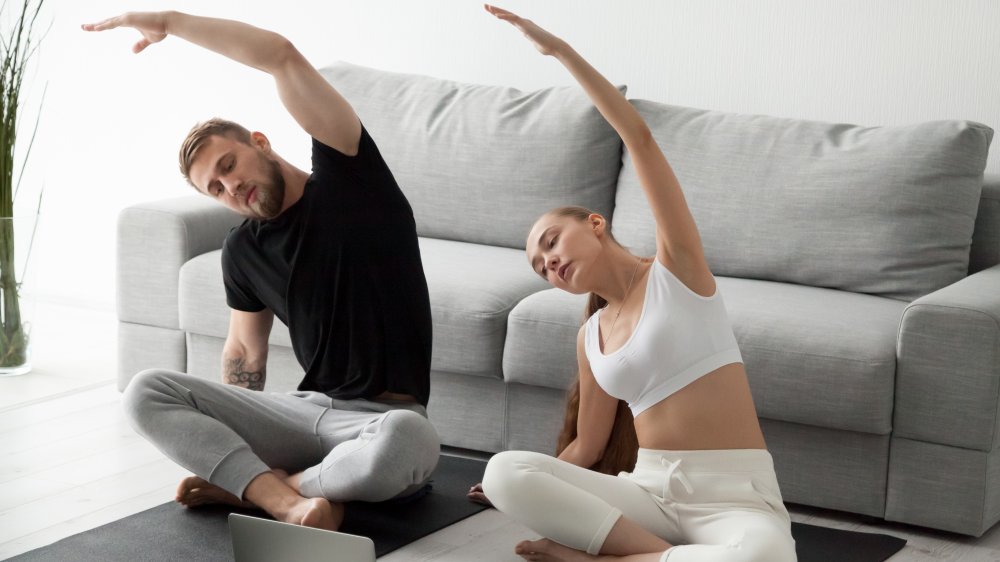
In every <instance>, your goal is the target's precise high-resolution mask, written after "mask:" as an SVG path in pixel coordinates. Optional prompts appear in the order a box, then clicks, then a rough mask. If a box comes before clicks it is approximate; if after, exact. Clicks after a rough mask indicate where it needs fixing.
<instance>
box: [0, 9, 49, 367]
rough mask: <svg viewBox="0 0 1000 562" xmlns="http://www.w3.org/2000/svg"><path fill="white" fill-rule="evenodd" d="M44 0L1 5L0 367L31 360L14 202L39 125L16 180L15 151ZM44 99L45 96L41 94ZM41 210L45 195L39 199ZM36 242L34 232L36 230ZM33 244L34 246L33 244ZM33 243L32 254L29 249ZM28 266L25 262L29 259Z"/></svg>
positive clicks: (29, 143) (33, 133)
mask: <svg viewBox="0 0 1000 562" xmlns="http://www.w3.org/2000/svg"><path fill="white" fill-rule="evenodd" d="M43 2H44V0H23V3H21V4H20V11H18V12H15V13H13V14H12V13H11V11H13V10H15V9H16V5H15V7H9V5H8V2H7V1H6V0H4V1H3V4H2V5H0V24H2V25H4V28H3V31H2V33H0V369H2V368H9V367H14V366H18V365H22V364H24V363H26V362H27V347H28V334H27V333H26V331H25V328H24V325H23V322H22V318H21V307H20V301H19V295H20V289H21V285H20V282H19V281H18V279H17V274H16V272H15V270H14V266H15V260H14V220H13V219H14V201H15V200H16V199H17V192H18V190H19V188H20V184H21V177H22V175H23V172H24V162H27V159H28V155H29V154H30V153H31V146H32V145H33V144H34V140H35V132H37V130H38V121H37V120H36V121H35V128H34V130H33V132H32V134H31V138H30V140H29V142H28V148H27V150H26V151H25V155H24V161H23V162H22V165H21V169H20V171H19V173H18V178H17V182H14V148H15V143H16V141H17V126H18V115H19V110H20V109H21V104H22V101H23V100H22V99H21V87H22V82H23V79H24V73H25V70H26V68H27V64H28V61H29V60H30V59H31V57H32V55H33V54H35V52H36V50H37V48H38V42H39V41H40V39H39V41H35V40H34V29H35V22H36V21H37V19H38V14H39V12H40V11H41V8H42V4H43ZM42 97H43V99H44V94H43V96H42ZM38 204H39V206H41V195H39V200H38ZM31 238H32V242H34V230H32V235H31ZM31 245H33V244H31ZM31 245H29V251H28V252H29V254H30V246H31ZM25 263H27V261H25Z"/></svg>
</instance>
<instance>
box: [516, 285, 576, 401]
mask: <svg viewBox="0 0 1000 562" xmlns="http://www.w3.org/2000/svg"><path fill="white" fill-rule="evenodd" d="M586 306H587V295H574V294H571V293H567V292H566V291H563V290H561V289H551V288H550V289H547V290H545V291H541V292H538V293H535V294H533V295H531V296H529V297H527V298H525V299H524V300H522V301H521V302H520V303H518V305H517V306H516V307H514V310H512V311H511V313H510V319H509V320H508V321H507V343H506V344H505V345H504V351H503V375H504V379H505V380H506V381H507V382H516V383H520V384H524V385H534V386H544V387H547V388H555V389H559V390H565V389H566V388H568V387H569V385H570V383H572V382H573V380H574V379H575V378H576V334H577V332H578V331H579V330H580V326H581V325H583V313H584V310H585V308H586Z"/></svg>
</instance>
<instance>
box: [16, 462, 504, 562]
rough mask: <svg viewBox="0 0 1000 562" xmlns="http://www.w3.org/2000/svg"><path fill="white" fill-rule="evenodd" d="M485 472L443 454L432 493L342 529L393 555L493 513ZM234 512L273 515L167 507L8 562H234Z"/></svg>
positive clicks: (382, 508) (366, 507) (355, 517)
mask: <svg viewBox="0 0 1000 562" xmlns="http://www.w3.org/2000/svg"><path fill="white" fill-rule="evenodd" d="M485 468H486V463H485V462H484V461H479V460H473V459H465V458H460V457H453V456H448V455H442V456H441V461H440V462H439V463H438V467H437V469H436V470H435V471H434V474H433V475H432V476H431V485H430V489H429V490H427V491H426V493H424V494H419V493H418V494H415V495H414V496H411V498H410V499H404V500H402V501H388V502H383V503H377V504H375V503H364V502H352V503H349V504H347V509H346V513H345V515H344V524H343V525H342V526H341V528H340V530H341V531H343V532H345V533H351V534H353V535H364V536H367V537H371V539H372V540H373V541H375V554H376V555H377V556H382V555H383V554H387V553H389V552H392V551H393V550H396V549H397V548H399V547H401V546H404V545H406V544H409V543H411V542H413V541H415V540H417V539H419V538H421V537H423V536H426V535H429V534H431V533H433V532H435V531H437V530H439V529H443V528H445V527H447V526H448V525H451V524H452V523H456V522H458V521H461V520H462V519H465V518H466V517H469V516H470V515H473V514H476V513H479V512H480V511H483V510H484V509H487V507H486V506H484V505H481V504H477V503H473V502H471V501H469V500H468V499H467V498H466V493H467V492H468V491H469V488H470V487H471V486H472V485H473V484H475V483H476V482H479V481H480V480H482V477H483V470H484V469H485ZM230 513H243V514H246V515H253V516H256V517H268V516H267V514H266V513H264V512H263V511H256V510H245V509H237V508H233V507H229V506H203V507H198V508H195V509H185V508H184V507H181V506H180V505H178V504H177V503H174V502H169V503H165V504H163V505H160V506H157V507H154V508H152V509H148V510H146V511H143V512H141V513H136V514H135V515H130V516H128V517H126V518H124V519H120V520H118V521H114V522H111V523H108V524H107V525H104V526H102V527H98V528H96V529H91V530H90V531H85V532H83V533H80V534H78V535H73V536H72V537H67V538H65V539H63V540H61V541H59V542H56V543H53V544H50V545H48V546H44V547H42V548H39V549H36V550H32V551H30V552H27V553H25V554H23V555H21V556H16V557H14V558H11V559H10V560H12V561H13V560H17V561H25V562H27V561H39V562H41V561H45V562H79V561H82V560H88V561H89V560H94V561H98V560H99V561H101V562H119V561H120V562H154V561H156V562H159V561H164V562H166V561H171V562H175V561H180V560H197V561H199V562H216V561H219V562H232V560H233V545H232V543H231V542H230V538H229V524H228V520H227V515H228V514H230ZM511 548H513V547H511Z"/></svg>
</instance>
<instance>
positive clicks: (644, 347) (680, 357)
mask: <svg viewBox="0 0 1000 562" xmlns="http://www.w3.org/2000/svg"><path fill="white" fill-rule="evenodd" d="M602 310H603V309H602ZM600 317H601V310H598V311H597V312H595V313H594V315H593V316H591V317H590V318H589V319H588V320H587V324H586V332H585V335H584V337H585V338H586V340H585V344H584V350H585V351H586V354H587V360H588V361H590V368H591V370H592V371H593V373H594V378H595V379H597V384H599V385H600V386H601V388H603V389H604V391H605V392H607V393H608V394H610V395H611V396H614V397H615V398H618V399H621V400H625V401H626V402H628V405H629V408H631V409H632V416H633V417H635V416H638V415H639V414H640V413H642V412H643V411H644V410H646V409H647V408H649V407H650V406H653V405H655V404H656V403H658V402H660V401H661V400H663V399H664V398H666V397H668V396H670V395H671V394H673V393H675V392H677V391H678V390H680V389H682V388H684V387H685V386H687V385H688V384H691V383H692V382H694V381H695V380H697V379H699V378H700V377H702V376H704V375H707V374H708V373H711V372H712V371H714V370H716V369H718V368H719V367H722V366H723V365H728V364H730V363H742V362H743V356H742V355H741V354H740V348H739V346H738V345H737V343H736V336H734V335H733V328H732V325H731V324H730V322H729V315H728V314H727V313H726V305H725V303H723V302H722V295H721V293H720V292H719V289H718V287H716V290H715V294H714V295H712V296H711V297H703V296H701V295H699V294H698V293H695V292H694V291H692V290H691V289H689V288H688V287H687V286H686V285H685V284H684V283H682V282H681V280H680V279H678V278H677V277H676V276H674V274H673V273H672V272H671V271H670V270H669V269H667V268H666V267H665V266H663V264H661V263H660V262H659V260H657V259H654V260H653V266H652V268H651V269H650V272H649V280H648V281H647V282H646V298H645V301H643V303H642V312H641V314H640V316H639V322H638V323H637V324H636V325H635V330H633V331H632V335H631V336H629V339H628V341H626V342H625V343H624V344H623V345H622V346H621V347H620V348H619V349H617V350H615V351H613V352H611V353H609V354H607V355H605V354H604V353H602V352H601V342H600V328H599V324H598V322H599V321H600Z"/></svg>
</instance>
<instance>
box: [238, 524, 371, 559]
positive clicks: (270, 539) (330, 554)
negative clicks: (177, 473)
mask: <svg viewBox="0 0 1000 562" xmlns="http://www.w3.org/2000/svg"><path fill="white" fill-rule="evenodd" d="M229 534H230V535H231V536H232V538H233V554H234V555H235V558H236V562H280V561H285V560H294V561H295V562H375V543H374V542H372V540H371V539H370V538H368V537H360V536H358V535H348V534H346V533H337V532H334V531H324V530H323V529H313V528H312V527H303V526H301V525H292V524H291V523H281V522H280V521H272V520H270V519H261V518H260V517H250V516H247V515H240V514H237V513H230V514H229Z"/></svg>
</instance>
